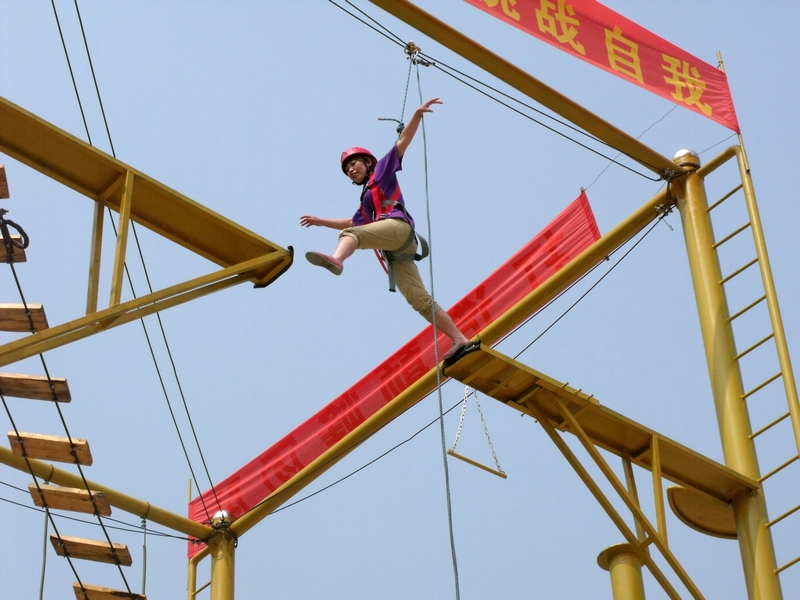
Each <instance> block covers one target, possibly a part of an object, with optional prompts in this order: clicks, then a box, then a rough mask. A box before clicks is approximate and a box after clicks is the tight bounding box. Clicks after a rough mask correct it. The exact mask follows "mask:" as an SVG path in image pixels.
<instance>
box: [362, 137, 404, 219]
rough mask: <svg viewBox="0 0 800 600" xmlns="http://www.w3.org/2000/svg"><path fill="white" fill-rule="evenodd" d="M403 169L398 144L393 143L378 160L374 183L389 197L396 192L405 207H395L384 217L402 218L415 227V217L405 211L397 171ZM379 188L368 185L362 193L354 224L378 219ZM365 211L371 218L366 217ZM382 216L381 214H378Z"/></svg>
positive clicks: (399, 203) (397, 197)
mask: <svg viewBox="0 0 800 600" xmlns="http://www.w3.org/2000/svg"><path fill="white" fill-rule="evenodd" d="M402 169H403V164H402V161H401V159H400V155H399V154H398V153H397V144H392V149H391V150H389V152H388V153H387V154H386V156H384V157H383V158H382V159H380V160H379V161H378V163H377V164H376V165H375V170H374V172H373V175H374V178H373V182H374V184H377V187H379V188H380V189H381V191H382V192H383V195H384V196H385V197H386V198H387V199H389V198H392V196H393V194H396V197H395V198H394V200H395V201H396V202H397V204H398V205H402V206H403V208H398V207H397V206H395V207H393V208H392V210H391V211H390V212H389V213H388V214H385V215H384V216H383V218H384V219H401V220H403V221H405V222H406V223H408V224H409V225H411V227H412V228H413V227H414V219H412V218H411V215H409V214H408V213H407V212H406V211H405V204H406V203H405V200H403V194H402V192H401V191H400V183H399V182H398V181H397V172H398V171H401V170H402ZM376 193H377V190H376V189H375V186H374V185H368V186H367V187H366V188H365V190H364V192H363V193H362V194H361V206H360V208H359V209H358V210H357V211H356V214H354V215H353V225H356V226H358V225H364V224H366V223H371V222H373V221H376V220H378V219H377V218H376V215H375V194H376ZM364 212H366V213H367V215H369V218H366V217H364ZM378 216H380V215H378Z"/></svg>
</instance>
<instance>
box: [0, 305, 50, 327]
mask: <svg viewBox="0 0 800 600" xmlns="http://www.w3.org/2000/svg"><path fill="white" fill-rule="evenodd" d="M28 312H30V320H29V319H28ZM31 320H32V321H33V328H34V330H35V331H44V330H45V329H47V327H48V325H47V317H46V316H45V314H44V307H43V306H42V305H41V304H28V310H27V311H26V310H25V305H24V304H0V331H9V332H12V333H30V332H31Z"/></svg>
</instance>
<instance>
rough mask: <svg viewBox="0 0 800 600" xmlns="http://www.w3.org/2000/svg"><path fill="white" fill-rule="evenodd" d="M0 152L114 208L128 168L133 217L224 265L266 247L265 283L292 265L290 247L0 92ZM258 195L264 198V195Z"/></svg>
mask: <svg viewBox="0 0 800 600" xmlns="http://www.w3.org/2000/svg"><path fill="white" fill-rule="evenodd" d="M0 152H3V153H5V154H7V155H9V156H11V157H13V158H15V159H17V160H19V161H20V162H22V163H24V164H26V165H28V166H30V167H32V168H34V169H36V170H38V171H40V172H41V173H44V174H45V175H47V176H49V177H52V178H53V179H55V180H56V181H58V182H60V183H63V184H64V185H66V186H68V187H70V188H72V189H73V190H75V191H77V192H79V193H81V194H83V195H85V196H87V197H88V198H91V199H92V200H95V201H99V202H102V203H103V204H104V205H105V206H108V207H109V208H111V209H113V210H116V211H119V209H120V204H121V202H122V196H123V188H124V182H125V177H126V174H127V173H128V172H129V171H130V172H131V173H133V174H134V182H133V202H132V204H131V212H130V215H131V219H132V220H133V221H135V222H136V223H139V224H141V225H143V226H144V227H147V228H148V229H151V230H152V231H155V232H156V233H159V234H160V235H163V236H164V237H166V238H168V239H170V240H172V241H173V242H175V243H177V244H180V245H181V246H183V247H185V248H187V249H189V250H191V251H192V252H195V253H197V254H199V255H200V256H204V257H205V258H207V259H209V260H211V261H213V262H214V263H216V264H218V265H220V266H222V267H230V266H233V265H237V264H241V263H244V262H246V261H248V260H251V259H255V258H259V257H262V256H265V255H267V254H271V253H278V255H277V256H276V260H274V261H273V262H270V263H268V264H266V265H264V266H261V267H258V268H257V269H256V270H254V271H253V272H252V277H250V279H251V281H253V283H255V284H256V285H262V286H263V285H266V284H268V283H269V282H270V281H272V280H273V279H275V278H277V277H278V276H279V275H280V274H282V273H283V272H284V271H285V270H286V269H287V268H288V267H289V266H290V265H291V264H292V253H291V252H290V250H287V249H285V248H282V247H280V246H278V245H277V244H274V243H273V242H270V241H269V240H266V239H264V238H262V237H261V236H258V235H256V234H255V233H253V232H251V231H249V230H247V229H245V228H244V227H242V226H240V225H238V224H236V223H234V222H233V221H231V220H229V219H226V218H225V217H223V216H222V215H220V214H218V213H216V212H214V211H212V210H210V209H208V208H206V207H205V206H202V205H201V204H198V203H197V202H194V201H193V200H191V199H189V198H187V197H186V196H184V195H182V194H180V193H178V192H176V191H175V190H172V189H170V188H168V187H167V186H165V185H164V184H162V183H159V182H158V181H156V180H154V179H152V178H150V177H148V176H147V175H145V174H144V173H141V172H139V171H137V170H136V169H133V168H132V167H130V166H128V165H126V164H124V163H122V162H121V161H119V160H117V159H115V158H114V157H112V156H109V155H108V154H106V153H105V152H102V151H101V150H98V149H97V148H94V147H92V146H90V145H89V144H87V143H86V142H84V141H83V140H80V139H78V138H77V137H75V136H73V135H71V134H69V133H67V132H66V131H64V130H62V129H59V128H58V127H56V126H55V125H52V124H51V123H48V122H47V121H45V120H43V119H41V118H39V117H37V116H36V115H34V114H32V113H30V112H28V111H26V110H25V109H23V108H22V107H20V106H17V105H16V104H14V103H12V102H9V101H8V100H6V99H5V98H0ZM269 201H270V199H269V198H264V202H265V203H266V202H269Z"/></svg>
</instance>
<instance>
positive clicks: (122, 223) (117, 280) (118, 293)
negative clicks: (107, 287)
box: [108, 171, 133, 306]
mask: <svg viewBox="0 0 800 600" xmlns="http://www.w3.org/2000/svg"><path fill="white" fill-rule="evenodd" d="M132 204H133V173H132V172H131V171H127V172H126V173H125V188H124V191H123V193H122V202H121V204H120V207H119V225H118V226H117V246H116V251H115V253H114V273H113V274H112V275H111V299H110V300H109V302H108V305H109V306H116V305H117V304H119V302H120V299H121V298H122V279H123V276H124V275H125V256H126V254H127V251H128V230H129V229H130V224H131V205H132Z"/></svg>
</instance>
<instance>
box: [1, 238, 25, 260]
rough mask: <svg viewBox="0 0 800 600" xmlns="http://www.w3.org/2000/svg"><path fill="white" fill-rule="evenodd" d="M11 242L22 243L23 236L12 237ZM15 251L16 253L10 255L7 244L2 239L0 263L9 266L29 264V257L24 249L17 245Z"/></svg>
mask: <svg viewBox="0 0 800 600" xmlns="http://www.w3.org/2000/svg"><path fill="white" fill-rule="evenodd" d="M11 240H12V241H16V242H17V243H22V236H21V235H12V236H11ZM13 250H14V253H13V254H9V253H8V250H7V249H6V245H5V242H4V241H3V238H2V237H0V262H3V263H7V264H10V263H23V262H28V257H27V255H26V254H25V249H24V248H20V247H19V246H16V245H15V246H14V248H13Z"/></svg>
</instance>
